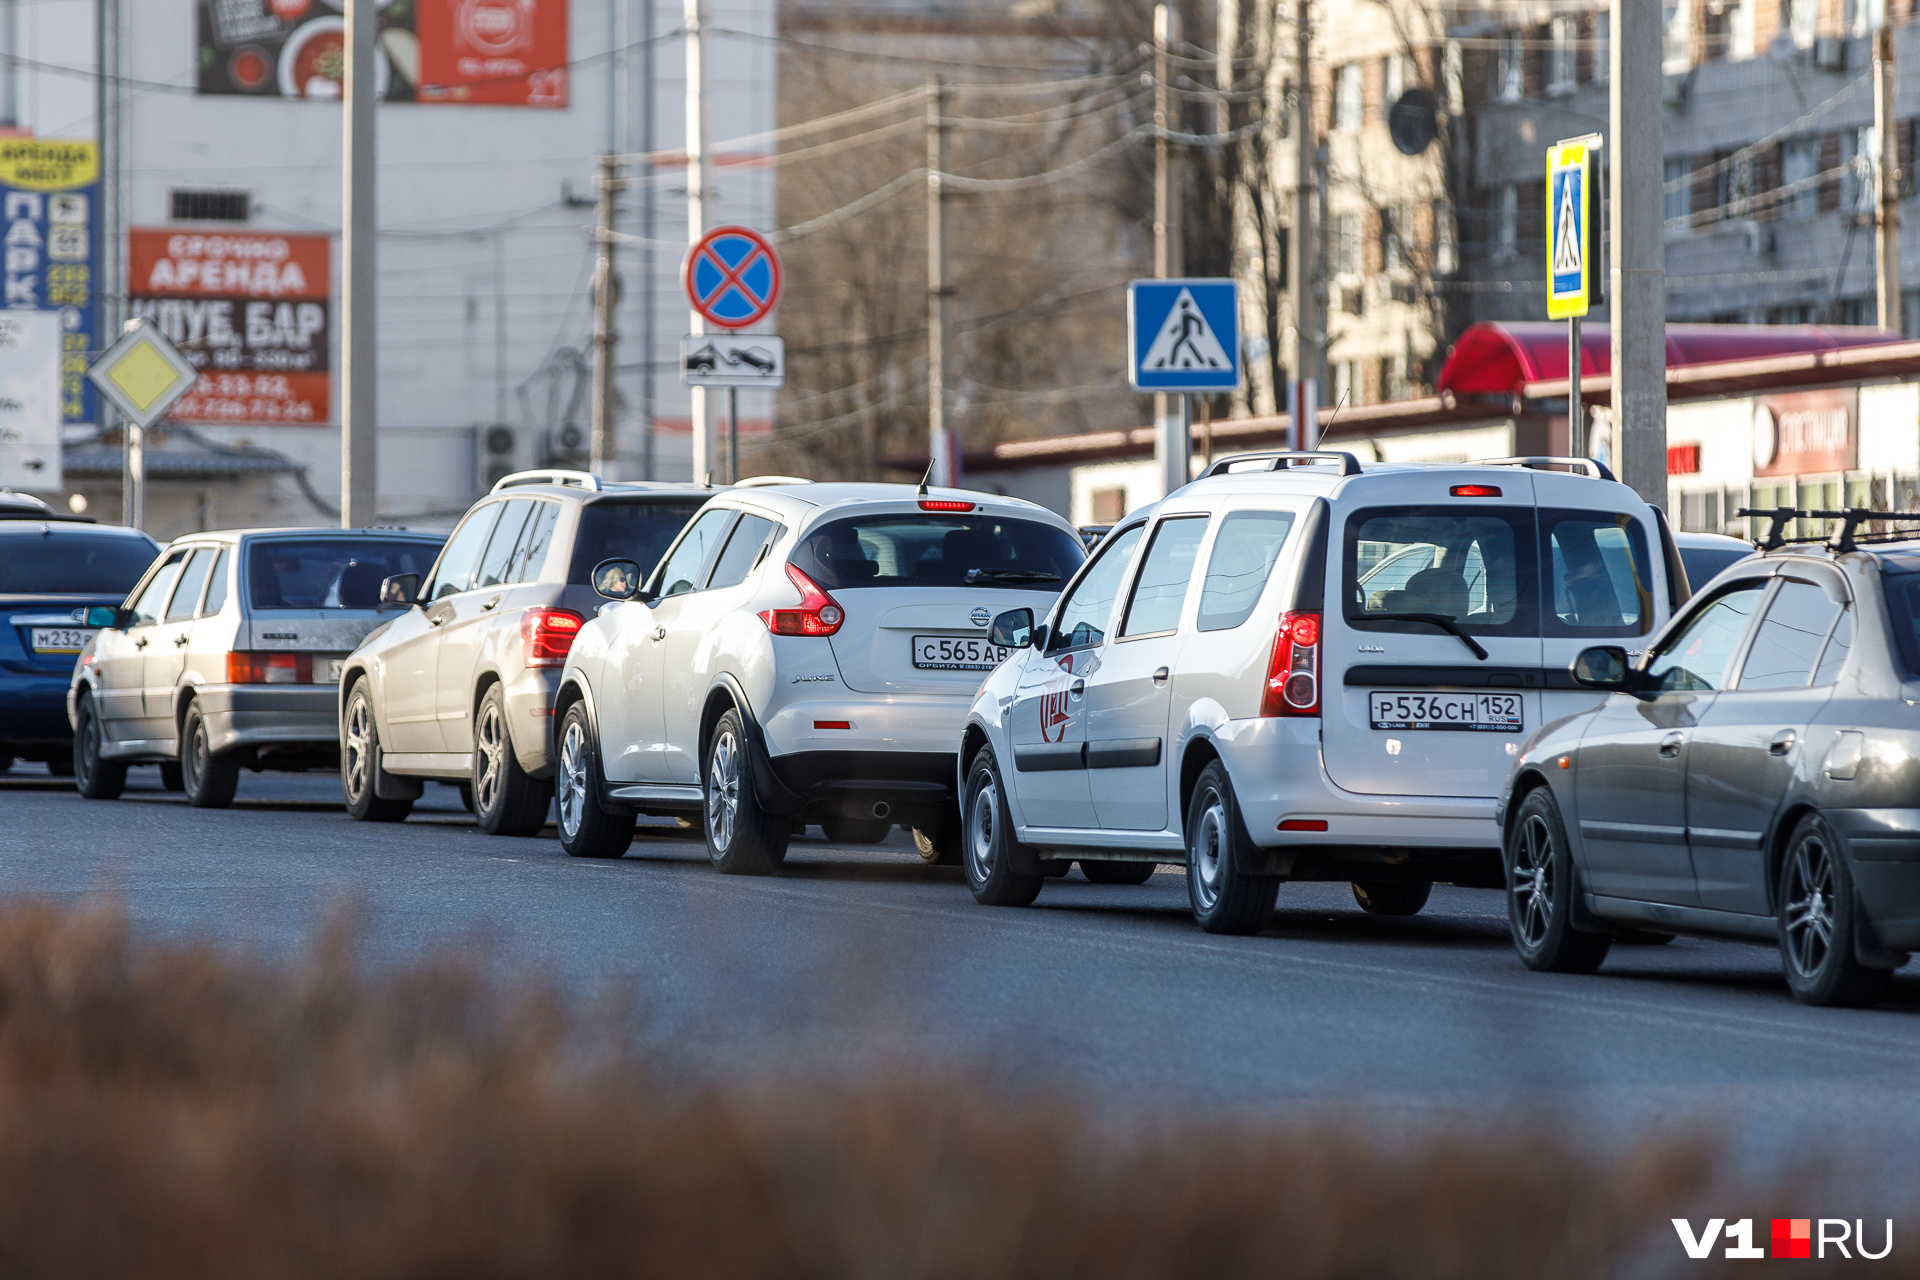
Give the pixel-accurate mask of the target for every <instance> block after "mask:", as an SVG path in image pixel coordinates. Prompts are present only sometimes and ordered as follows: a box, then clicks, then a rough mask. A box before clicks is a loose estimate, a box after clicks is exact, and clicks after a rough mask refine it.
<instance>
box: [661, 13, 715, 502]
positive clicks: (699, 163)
mask: <svg viewBox="0 0 1920 1280" xmlns="http://www.w3.org/2000/svg"><path fill="white" fill-rule="evenodd" d="M685 15H686V16H685V21H686V25H687V251H688V252H689V253H691V252H692V251H693V246H695V245H697V244H699V243H700V241H701V238H702V237H704V236H705V235H706V234H707V205H708V202H709V201H710V200H711V199H712V198H713V196H712V192H711V190H710V189H709V183H710V179H711V176H712V170H711V168H710V166H709V162H708V159H707V41H706V32H707V0H686V10H685ZM688 314H689V317H690V318H689V325H690V328H689V330H688V331H689V332H690V333H692V334H694V335H695V336H698V335H700V334H703V333H705V332H706V331H707V322H706V321H705V320H704V319H703V318H702V317H701V315H700V313H699V312H698V311H694V310H692V309H691V308H689V309H688ZM648 354H649V355H651V354H652V353H651V352H649V353H648ZM687 390H688V393H689V396H690V398H691V400H692V405H691V408H690V417H691V423H690V425H691V427H692V429H693V482H694V483H695V484H702V483H705V482H706V481H707V480H709V479H710V478H711V477H712V475H713V415H712V413H711V412H710V406H709V405H708V403H707V389H706V388H705V387H689V388H688V389H687Z"/></svg>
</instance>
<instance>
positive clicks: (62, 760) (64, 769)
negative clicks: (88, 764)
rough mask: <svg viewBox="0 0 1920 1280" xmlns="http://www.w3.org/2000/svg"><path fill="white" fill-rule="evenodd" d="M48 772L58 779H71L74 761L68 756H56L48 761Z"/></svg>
mask: <svg viewBox="0 0 1920 1280" xmlns="http://www.w3.org/2000/svg"><path fill="white" fill-rule="evenodd" d="M47 772H48V773H50V774H52V775H53V776H54V777H56V778H71V777H72V776H73V761H72V759H71V758H69V757H67V756H55V757H53V758H52V759H51V760H48V761H47Z"/></svg>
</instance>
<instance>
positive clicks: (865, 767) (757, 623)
mask: <svg viewBox="0 0 1920 1280" xmlns="http://www.w3.org/2000/svg"><path fill="white" fill-rule="evenodd" d="M1083 558H1084V552H1083V551H1082V548H1081V543H1080V540H1079V538H1078V537H1076V536H1075V534H1074V532H1073V529H1072V526H1070V525H1068V524H1067V523H1066V522H1065V521H1063V520H1061V519H1060V518H1059V517H1058V516H1056V515H1054V514H1053V513H1052V512H1049V511H1047V510H1046V509H1045V508H1042V507H1038V506H1035V505H1033V504H1032V503H1028V502H1022V501H1020V500H1019V499H1015V498H1003V497H996V496H994V495H991V494H984V493H973V492H967V491H964V490H956V489H934V490H928V489H926V488H924V487H923V488H921V489H918V490H916V489H914V488H913V487H912V486H909V485H884V484H801V483H791V484H763V485H759V486H756V485H755V484H754V482H752V481H748V482H747V483H746V484H745V485H744V486H742V487H740V488H737V489H733V490H730V491H728V492H726V493H724V494H721V495H718V496H716V497H714V498H713V499H712V500H711V501H709V502H708V503H707V504H706V506H705V507H703V508H702V509H701V510H700V512H699V513H698V514H697V515H696V516H694V518H693V519H692V520H691V521H689V522H688V524H687V526H686V528H685V529H684V530H683V531H682V532H681V535H680V538H679V540H678V541H676V542H675V543H674V545H673V547H672V548H671V549H670V550H669V551H668V552H667V554H666V556H665V557H664V558H663V559H662V560H661V561H660V564H659V566H658V567H657V568H655V569H654V570H653V572H652V574H651V575H648V574H646V572H645V570H644V569H643V567H642V566H640V565H639V564H636V563H635V562H633V561H631V560H608V561H605V562H603V563H602V564H600V565H599V566H597V567H596V568H595V570H594V573H593V583H594V586H595V588H596V589H597V590H598V591H599V592H600V594H601V595H603V596H606V597H608V599H609V603H608V604H606V605H603V606H602V607H601V609H600V611H599V616H597V617H596V618H594V619H593V620H591V621H589V622H588V623H587V625H586V626H584V627H583V628H581V630H580V634H579V637H578V638H577V639H576V640H575V641H574V643H573V648H572V651H571V652H570V653H569V655H568V659H567V665H566V669H565V671H564V673H563V674H562V677H561V683H560V689H559V693H558V695H557V697H556V699H555V702H554V707H553V714H554V717H555V720H554V723H555V724H556V726H557V728H556V730H555V734H554V740H555V744H556V748H557V754H558V757H559V759H558V761H557V766H558V767H557V769H556V771H555V798H556V800H557V801H558V809H559V824H558V825H559V830H560V842H561V844H562V845H563V846H564V847H565V849H566V850H567V852H568V853H570V854H572V855H574V856H576V857H619V856H620V855H621V854H622V853H624V852H625V851H626V849H627V846H628V845H629V843H631V841H632V839H633V829H634V817H635V815H636V814H642V813H644V814H655V815H682V816H687V817H692V816H694V815H699V816H700V817H702V818H703V819H704V823H705V827H706V837H707V852H708V854H709V855H710V856H711V858H712V859H713V863H714V865H715V866H716V867H717V868H719V869H720V870H721V871H724V872H730V873H736V874H740V873H744V874H765V873H767V872H770V871H772V870H773V869H774V868H775V867H776V866H777V865H778V864H779V863H780V861H781V859H782V858H783V857H785V855H786V848H787V838H788V836H789V835H790V834H791V832H792V830H793V827H794V825H795V824H796V823H815V824H818V825H820V826H822V827H824V828H825V829H826V831H827V834H828V835H829V836H830V837H831V838H834V839H839V840H844V841H853V842H861V841H866V842H871V841H878V840H880V839H882V838H883V837H884V836H885V835H886V834H887V832H888V831H889V830H890V829H891V828H892V827H893V826H894V824H896V823H898V824H901V825H904V826H909V827H912V828H913V829H914V837H915V842H916V844H917V845H918V846H919V848H920V852H921V856H922V857H924V858H926V859H927V860H928V861H930V862H938V863H942V864H957V863H958V862H959V857H960V815H959V808H958V803H957V797H956V796H955V794H954V777H955V772H956V764H957V760H956V748H957V745H958V743H959V740H960V728H961V725H962V723H963V722H964V720H965V719H966V714H967V706H968V704H969V703H970V702H971V701H972V699H973V695H974V691H975V690H976V689H978V688H979V685H980V681H981V678H982V676H983V675H984V674H985V673H986V672H989V671H991V670H993V668H994V667H996V666H998V665H999V663H1000V661H1001V659H1002V658H1004V657H1005V656H1006V655H1007V654H1008V652H1010V651H1009V650H1007V649H1004V648H1000V647H997V646H994V645H992V644H990V643H989V642H988V640H987V624H988V623H989V622H990V621H991V620H992V619H993V616H994V615H995V614H997V613H999V612H1001V611H1003V610H1006V609H1011V608H1017V607H1019V606H1021V605H1027V606H1030V607H1032V608H1034V609H1035V611H1036V612H1042V611H1044V610H1045V609H1046V608H1047V607H1048V606H1050V605H1051V604H1052V602H1053V597H1054V595H1055V593H1057V592H1058V591H1059V590H1060V587H1061V585H1062V584H1063V583H1065V582H1066V581H1067V579H1068V578H1070V577H1072V576H1073V574H1074V572H1075V571H1076V570H1077V569H1078V568H1079V567H1080V564H1081V561H1082V560H1083ZM643 580H644V584H643Z"/></svg>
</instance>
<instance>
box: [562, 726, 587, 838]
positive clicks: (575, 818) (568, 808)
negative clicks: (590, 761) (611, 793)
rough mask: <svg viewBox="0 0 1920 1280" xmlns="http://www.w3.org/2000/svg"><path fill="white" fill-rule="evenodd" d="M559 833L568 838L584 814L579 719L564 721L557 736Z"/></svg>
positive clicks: (584, 765)
mask: <svg viewBox="0 0 1920 1280" xmlns="http://www.w3.org/2000/svg"><path fill="white" fill-rule="evenodd" d="M558 799H559V801H560V833H561V834H562V835H564V836H566V837H567V839H569V840H571V839H573V838H574V837H575V836H576V835H578V834H580V820H581V819H582V818H583V817H584V816H586V803H587V736H586V732H585V730H583V729H582V728H581V727H580V722H579V721H578V720H569V721H567V728H566V732H565V733H564V734H562V735H561V737H560V788H559V796H558Z"/></svg>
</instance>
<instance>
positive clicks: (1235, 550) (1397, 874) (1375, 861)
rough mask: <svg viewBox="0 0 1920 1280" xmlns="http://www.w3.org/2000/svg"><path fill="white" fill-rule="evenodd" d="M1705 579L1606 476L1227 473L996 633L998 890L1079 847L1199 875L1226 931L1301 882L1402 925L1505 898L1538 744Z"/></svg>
mask: <svg viewBox="0 0 1920 1280" xmlns="http://www.w3.org/2000/svg"><path fill="white" fill-rule="evenodd" d="M1570 471H1580V472H1582V473H1583V474H1570ZM1687 590H1688V588H1687V580H1686V572H1685V569H1684V568H1683V567H1682V564H1681V561H1680V558H1679V554H1678V552H1677V551H1676V549H1675V547H1674V542H1673V538H1672V535H1671V534H1670V533H1669V532H1668V530H1667V527H1666V522H1665V520H1664V519H1663V518H1662V517H1661V515H1660V513H1659V512H1658V510H1657V509H1656V508H1653V507H1650V506H1648V505H1647V504H1646V503H1645V502H1643V501H1641V500H1640V498H1639V497H1638V496H1637V495H1636V494H1635V493H1634V492H1633V491H1632V490H1630V489H1628V488H1626V487H1625V486H1624V485H1620V484H1616V483H1614V482H1613V479H1612V477H1611V475H1608V474H1606V472H1605V469H1604V468H1602V467H1600V466H1599V465H1598V464H1596V463H1593V462H1590V461H1588V460H1586V459H1502V460H1498V461H1497V462H1496V463H1491V464H1488V463H1479V464H1468V465H1463V466H1415V465H1390V464H1369V465H1367V466H1365V467H1362V466H1361V464H1360V463H1359V462H1358V461H1357V460H1355V459H1354V458H1353V456H1352V455H1350V454H1343V453H1314V454H1287V453H1281V454H1260V455H1250V456H1247V457H1242V458H1230V459H1224V460H1222V461H1221V462H1219V463H1216V464H1215V465H1214V466H1213V467H1212V468H1210V469H1209V470H1208V472H1207V473H1206V475H1205V476H1203V477H1202V478H1201V479H1199V480H1196V481H1195V482H1194V483H1192V484H1190V485H1187V486H1185V487H1184V488H1182V489H1180V490H1178V491H1176V492H1175V493H1174V494H1173V495H1172V496H1170V497H1168V498H1167V499H1166V500H1164V501H1163V502H1161V503H1159V504H1158V505H1157V506H1155V507H1151V508H1148V509H1146V510H1143V511H1138V512H1135V513H1133V514H1132V515H1130V516H1129V517H1128V518H1127V519H1125V520H1123V521H1121V522H1120V523H1119V524H1117V525H1115V526H1114V527H1113V529H1112V530H1111V531H1110V532H1109V533H1107V535H1106V536H1105V537H1104V538H1103V539H1102V540H1101V542H1100V544H1099V546H1098V547H1097V548H1095V550H1094V552H1093V554H1092V557H1091V559H1089V561H1088V562H1087V565H1086V566H1085V568H1084V569H1082V570H1081V572H1080V573H1079V575H1078V576H1077V577H1076V578H1075V579H1074V581H1073V582H1072V583H1071V584H1069V585H1068V587H1067V589H1066V590H1065V591H1064V592H1063V593H1062V594H1061V596H1060V599H1059V600H1058V601H1057V602H1056V603H1055V604H1054V606H1053V608H1052V609H1051V610H1043V609H1027V608H1021V609H1017V610H1013V611H1010V612H1009V613H1006V614H1002V615H1000V616H998V617H996V618H995V619H994V621H993V624H992V626H991V627H990V628H989V632H990V639H992V641H993V642H994V643H995V644H998V645H1005V646H1010V647H1012V648H1013V649H1014V650H1015V653H1014V656H1013V658H1012V659H1011V660H1010V661H1008V662H1006V663H1005V664H1003V665H1002V666H1000V667H999V668H998V669H997V670H996V671H994V673H993V674H992V675H991V676H990V677H988V679H987V680H986V681H985V683H983V684H982V685H981V688H980V692H979V694H978V696H976V698H975V699H974V702H973V707H972V709H971V711H970V712H969V713H968V717H967V722H966V729H965V732H964V736H963V739H962V742H961V747H960V752H959V760H958V764H959V775H958V784H959V788H960V792H961V807H962V813H963V819H964V837H963V838H964V843H965V857H964V861H965V864H966V869H967V877H968V881H969V883H970V885H971V886H972V888H973V892H974V896H975V897H976V898H978V899H979V900H980V901H981V902H983V903H987V904H990V905H1024V904H1026V903H1028V902H1031V901H1032V900H1033V898H1034V896H1035V895H1036V894H1037V893H1038V892H1039V890H1040V887H1041V884H1042V882H1043V879H1044V876H1045V874H1046V871H1047V870H1048V868H1049V865H1050V864H1051V865H1056V866H1057V860H1059V859H1065V858H1073V859H1077V860H1079V862H1080V865H1081V867H1082V868H1083V869H1097V868H1100V867H1101V864H1102V862H1106V863H1108V864H1111V866H1110V869H1106V870H1103V871H1101V872H1100V873H1099V874H1094V875H1092V876H1090V878H1095V879H1100V880H1105V881H1107V882H1125V881H1128V880H1131V881H1132V882H1134V883H1138V882H1140V881H1143V880H1145V879H1146V878H1147V876H1148V875H1150V874H1151V873H1152V870H1153V867H1154V866H1155V864H1157V863H1162V862H1183V863H1185V865H1186V868H1187V884H1188V896H1189V900H1190V902H1191V905H1192V909H1193V914H1194V917H1195V918H1196V920H1197V921H1198V922H1199V923H1200V925H1201V926H1202V927H1203V928H1205V929H1207V930H1209V931H1210V932H1217V933H1257V932H1259V931H1260V930H1261V929H1263V928H1265V927H1266V924H1267V921H1268V920H1269V919H1270V918H1271V916H1272V913H1273V907H1274V902H1275V897H1276V894H1277V892H1278V887H1279V885H1280V883H1281V882H1282V881H1283V880H1345V881H1351V882H1352V884H1353V886H1354V894H1355V896H1356V898H1357V899H1358V900H1359V902H1360V905H1361V906H1362V907H1363V908H1365V909H1366V910H1368V911H1370V912H1376V913H1382V914H1399V915H1407V914H1412V913H1414V912H1417V911H1419V910H1420V908H1421V907H1422V906H1423V905H1424V904H1425V902H1426V899H1427V894H1428V891H1429V890H1430V888H1431V886H1432V883H1433V882H1434V881H1436V880H1443V881H1449V882H1453V883H1461V884H1481V885H1487V886H1497V885H1500V884H1501V883H1502V871H1501V863H1500V854H1499V849H1500V833H1499V830H1498V828H1497V826H1496V825H1495V821H1494V806H1495V803H1496V801H1497V799H1498V796H1499V793H1500V788H1501V785H1502V783H1503V782H1504V780H1505V778H1506V776H1507V772H1508V768H1509V765H1510V764H1511V761H1512V759H1513V757H1514V755H1515V753H1516V752H1517V750H1518V749H1519V746H1520V744H1521V743H1522V742H1523V741H1524V740H1525V739H1526V737H1527V735H1528V734H1530V733H1531V732H1533V731H1534V730H1536V729H1538V728H1539V727H1540V726H1541V725H1542V724H1544V723H1546V722H1547V721H1550V720H1553V719H1556V718H1558V717H1560V716H1564V715H1568V714H1571V713H1573V712H1575V711H1579V710H1581V709H1583V708H1585V707H1587V706H1590V705H1592V704H1593V703H1594V702H1595V701H1597V697H1596V695H1595V694H1593V693H1592V692H1590V691H1588V690H1585V689H1582V688H1580V687H1579V686H1577V685H1576V684H1575V683H1574V681H1573V679H1572V676H1571V675H1570V673H1569V671H1568V666H1569V664H1570V663H1571V661H1572V659H1573V658H1574V656H1575V655H1576V654H1577V653H1578V652H1579V651H1580V650H1581V649H1583V648H1585V647H1587V646H1588V645H1591V644H1594V643H1597V642H1599V638H1601V637H1611V638H1613V641H1614V642H1616V643H1621V644H1625V645H1628V646H1632V645H1635V644H1637V643H1640V642H1641V638H1642V637H1645V636H1649V635H1651V634H1652V633H1653V632H1654V630H1656V629H1657V628H1658V627H1660V626H1661V625H1662V624H1663V623H1665V621H1666V620H1667V618H1668V616H1669V615H1670V613H1671V612H1672V610H1673V609H1674V608H1675V607H1676V606H1677V605H1678V604H1680V603H1681V602H1682V601H1683V600H1685V598H1686V596H1687Z"/></svg>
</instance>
